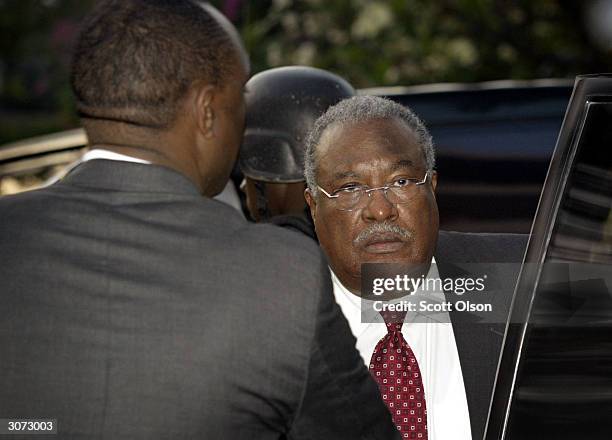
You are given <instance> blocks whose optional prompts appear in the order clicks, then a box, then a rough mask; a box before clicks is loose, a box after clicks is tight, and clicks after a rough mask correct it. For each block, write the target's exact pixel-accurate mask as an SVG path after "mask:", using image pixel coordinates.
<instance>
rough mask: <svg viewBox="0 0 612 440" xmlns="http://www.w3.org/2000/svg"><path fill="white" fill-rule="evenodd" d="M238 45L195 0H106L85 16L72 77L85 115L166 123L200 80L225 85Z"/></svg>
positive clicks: (151, 124) (159, 125) (152, 124)
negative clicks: (235, 44) (224, 80)
mask: <svg viewBox="0 0 612 440" xmlns="http://www.w3.org/2000/svg"><path fill="white" fill-rule="evenodd" d="M235 56H236V55H235V49H234V45H233V43H232V40H231V38H230V36H229V35H228V33H227V32H226V30H225V29H224V28H223V27H222V26H221V25H220V24H219V23H218V22H217V20H216V19H215V18H214V17H213V16H212V15H211V14H210V13H209V12H208V11H207V10H206V9H205V8H204V7H203V5H202V4H201V3H200V2H197V1H195V0H104V1H100V2H98V4H97V6H96V7H95V8H94V10H93V11H92V13H91V14H90V15H89V16H88V18H87V19H86V21H85V23H84V25H83V27H82V30H81V34H80V37H79V40H78V42H77V46H76V49H75V53H74V58H73V65H72V74H71V85H72V89H73V91H74V94H75V97H76V106H77V110H78V112H79V114H80V115H81V117H84V118H100V119H109V120H117V121H123V122H129V123H133V124H137V125H143V126H148V127H155V128H166V127H168V126H169V125H171V124H172V122H174V120H175V118H176V115H177V111H178V107H179V104H180V103H181V101H182V99H183V98H184V96H185V94H186V93H187V91H188V90H189V88H190V87H191V86H192V85H193V84H194V82H196V81H204V80H205V81H207V83H209V84H215V85H222V81H223V79H224V78H226V77H227V76H228V74H229V73H230V72H231V71H232V67H233V64H232V63H233V62H235V61H234V59H235V58H234V57H235Z"/></svg>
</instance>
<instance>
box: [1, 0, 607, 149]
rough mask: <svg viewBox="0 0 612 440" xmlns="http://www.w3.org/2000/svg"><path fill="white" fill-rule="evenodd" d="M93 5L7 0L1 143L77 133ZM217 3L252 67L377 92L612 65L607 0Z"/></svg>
mask: <svg viewBox="0 0 612 440" xmlns="http://www.w3.org/2000/svg"><path fill="white" fill-rule="evenodd" d="M92 3H93V0H0V121H1V122H0V143H4V142H8V141H11V140H15V139H19V138H23V137H27V136H33V135H36V134H43V133H48V132H52V131H55V130H60V129H64V128H70V127H76V126H78V121H77V119H76V115H75V113H74V108H73V104H72V100H71V97H70V88H69V85H68V73H69V66H70V53H71V49H72V45H73V43H74V41H75V38H76V36H77V34H78V29H79V23H80V21H81V19H82V17H83V15H84V14H85V12H86V11H87V10H88V9H89V8H90V7H91V4H92ZM212 3H213V4H214V5H215V6H217V7H218V8H219V9H221V10H222V11H223V12H224V13H225V14H226V15H227V16H228V17H229V18H230V20H232V21H233V22H234V23H235V24H236V26H237V27H238V29H239V30H240V32H241V33H242V36H243V38H244V41H245V44H246V47H247V49H248V51H249V53H250V55H251V62H252V65H253V72H258V71H261V70H264V69H267V68H270V67H275V66H282V65H290V64H303V65H311V66H316V67H320V68H323V69H328V70H331V71H333V72H336V73H338V74H340V75H342V76H344V77H345V78H346V79H348V80H349V81H350V82H352V83H353V85H355V86H356V87H374V86H395V85H405V86H407V85H416V84H426V83H434V82H475V81H488V80H496V79H533V78H551V77H555V78H573V77H574V76H575V75H577V74H581V73H594V72H606V71H610V70H612V69H611V67H612V58H611V57H610V52H611V50H610V46H609V44H608V40H606V37H605V35H604V36H602V35H598V34H597V32H594V31H593V30H596V31H597V29H599V28H598V27H597V23H593V20H597V19H598V18H599V19H600V21H601V22H602V23H603V25H601V26H600V27H601V28H602V29H603V31H602V32H605V29H606V27H607V23H610V25H609V27H610V28H612V12H610V13H609V14H608V15H606V14H607V12H606V11H612V0H585V1H575V0H438V1H436V0H378V1H377V0H373V1H369V0H338V1H334V2H330V1H326V0H256V1H244V0H216V1H212ZM597 8H599V9H597ZM593 11H595V12H593ZM606 20H608V21H606Z"/></svg>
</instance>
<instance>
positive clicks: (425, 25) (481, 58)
mask: <svg viewBox="0 0 612 440" xmlns="http://www.w3.org/2000/svg"><path fill="white" fill-rule="evenodd" d="M587 4H588V2H573V1H569V0H568V1H564V0H521V1H516V0H455V1H453V0H439V1H431V0H387V1H383V0H373V1H367V0H354V1H348V0H342V1H336V2H327V1H323V0H299V1H298V0H295V1H294V0H274V1H251V2H248V3H246V6H245V7H244V10H243V11H242V12H243V14H242V16H241V20H240V22H239V27H240V29H241V32H242V34H243V36H244V39H245V41H246V44H247V48H248V50H249V51H250V53H251V56H252V59H253V65H254V67H255V69H254V70H255V71H259V70H263V69H265V68H268V67H273V66H280V65H288V64H306V65H312V66H316V67H321V68H324V69H329V70H332V71H335V72H337V73H339V74H341V75H343V76H345V77H346V78H347V79H349V80H350V81H351V82H352V83H353V84H355V85H356V86H358V87H371V86H380V85H398V84H402V85H410V84H422V83H431V82H441V81H468V82H472V81H486V80H494V79H507V78H512V79H528V78H542V77H570V78H571V77H573V76H575V75H577V74H580V73H586V72H594V71H608V70H610V67H611V64H612V63H611V62H610V61H609V60H608V59H609V58H610V57H609V56H607V55H609V54H608V53H606V52H605V51H603V50H600V49H598V48H597V47H594V45H593V44H591V43H590V42H589V40H588V38H587V36H586V32H585V24H584V22H583V19H582V17H583V15H584V10H583V7H584V6H585V5H587Z"/></svg>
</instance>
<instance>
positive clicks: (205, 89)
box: [193, 84, 216, 139]
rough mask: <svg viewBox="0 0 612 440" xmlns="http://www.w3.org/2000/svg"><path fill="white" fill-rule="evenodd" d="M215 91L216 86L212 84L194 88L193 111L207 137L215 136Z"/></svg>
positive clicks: (200, 128)
mask: <svg viewBox="0 0 612 440" xmlns="http://www.w3.org/2000/svg"><path fill="white" fill-rule="evenodd" d="M215 91H216V88H215V86H213V85H211V84H202V85H199V86H196V88H195V90H194V100H193V106H194V109H193V111H194V115H195V119H196V123H197V126H198V129H199V131H200V132H201V133H202V135H203V136H204V137H205V138H207V139H210V138H212V137H213V136H214V127H215V112H214V110H213V102H214V98H215Z"/></svg>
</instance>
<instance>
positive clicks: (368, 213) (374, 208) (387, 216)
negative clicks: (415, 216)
mask: <svg viewBox="0 0 612 440" xmlns="http://www.w3.org/2000/svg"><path fill="white" fill-rule="evenodd" d="M364 197H367V201H366V206H365V207H364V208H363V210H362V211H361V215H362V217H363V220H364V221H367V222H379V221H383V220H395V219H397V217H398V212H397V206H396V205H395V204H393V203H391V202H389V200H388V199H387V196H386V195H385V190H384V189H379V190H376V191H371V192H369V193H368V194H364Z"/></svg>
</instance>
